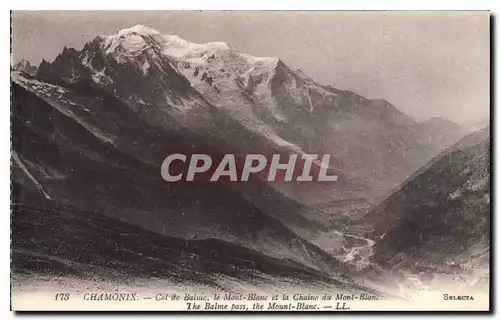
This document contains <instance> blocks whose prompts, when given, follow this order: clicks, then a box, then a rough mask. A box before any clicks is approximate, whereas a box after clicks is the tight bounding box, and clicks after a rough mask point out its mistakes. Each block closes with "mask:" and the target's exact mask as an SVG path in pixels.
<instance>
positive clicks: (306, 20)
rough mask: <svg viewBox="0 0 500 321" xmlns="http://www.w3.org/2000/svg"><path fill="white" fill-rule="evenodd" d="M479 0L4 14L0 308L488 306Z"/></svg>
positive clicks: (484, 46) (483, 25) (485, 78)
mask: <svg viewBox="0 0 500 321" xmlns="http://www.w3.org/2000/svg"><path fill="white" fill-rule="evenodd" d="M491 22H492V17H491V13H490V12H488V11H89V10H87V11H85V10H84V11H50V10H49V11H47V10H45V11H26V10H15V11H11V61H10V100H11V104H10V126H11V127H10V131H11V137H10V140H11V150H10V173H11V177H10V185H11V192H10V203H11V204H10V207H11V208H10V211H11V212H10V230H11V235H10V239H11V244H10V252H11V253H10V255H11V257H10V269H11V274H10V283H11V298H10V299H11V309H12V310H13V311H103V310H106V311H107V310H112V311H182V312H186V313H190V312H207V311H212V312H231V313H237V312H252V313H253V312H277V313H279V312H304V313H313V312H331V313H340V312H358V311H489V310H490V308H491V303H490V295H491V289H490V281H491V280H490V279H491V277H490V259H491V258H490V246H491V244H490V243H491V241H490V240H491V235H490V234H491V227H490V221H491V207H492V206H491V201H490V200H491V151H492V146H491V138H490V136H491V133H492V131H491V124H490V116H491V115H490V110H491V108H490V104H491V101H490V97H491V96H490V79H491V78H490V68H491V66H490V65H491V62H490V61H491V60H490V30H491V29H490V27H491V26H490V24H491Z"/></svg>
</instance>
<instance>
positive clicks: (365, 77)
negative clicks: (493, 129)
mask: <svg viewBox="0 0 500 321" xmlns="http://www.w3.org/2000/svg"><path fill="white" fill-rule="evenodd" d="M12 24H13V26H12V28H13V32H12V37H13V38H12V51H13V53H12V54H13V60H14V61H18V60H19V59H21V58H25V59H27V60H29V61H30V62H32V63H35V64H37V65H38V64H39V63H40V61H41V59H42V58H45V59H46V60H49V61H51V60H53V59H54V58H55V57H56V55H57V54H58V53H59V52H60V51H61V50H62V48H63V47H64V46H68V47H74V48H76V49H81V48H82V47H83V45H84V44H85V43H86V42H88V41H90V40H92V39H93V38H95V37H96V36H97V35H99V34H101V35H106V34H113V33H115V32H116V31H117V30H118V29H122V28H127V27H130V26H132V25H135V24H144V25H148V26H150V27H153V28H155V29H157V30H159V31H160V32H162V33H165V34H176V35H179V36H180V37H182V38H184V39H186V40H189V41H193V42H208V41H224V42H227V43H228V44H229V45H230V46H231V47H232V48H234V49H236V50H239V51H244V52H247V53H250V54H253V55H257V56H259V55H262V56H278V57H280V58H281V59H282V60H283V61H284V62H285V63H286V64H288V65H289V66H290V67H292V68H295V69H301V70H302V71H304V72H305V73H306V74H307V75H309V76H311V77H312V78H313V79H315V80H316V81H318V82H319V83H322V84H331V85H333V86H334V87H336V88H339V89H349V90H352V91H354V92H356V93H358V94H361V95H363V96H366V97H368V98H384V99H386V100H388V101H389V102H391V103H392V104H394V105H395V106H396V107H397V108H399V109H400V110H402V111H403V112H405V113H407V114H409V115H412V116H414V117H417V118H428V117H432V116H441V117H446V118H448V119H450V120H453V121H456V122H460V123H469V122H472V121H474V119H481V118H485V117H488V116H489V69H490V58H489V13H488V12H423V13H411V12H389V13H388V12H361V11H358V12H311V11H309V12H161V11H135V12H134V11H120V12H117V11H114V12H113V11H110V12H103V11H65V12H63V11H59V12H54V11H37V12H33V11H32V12H29V11H16V12H14V13H13V17H12Z"/></svg>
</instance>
